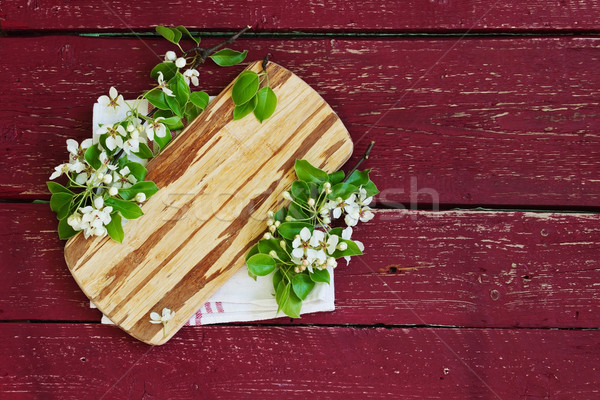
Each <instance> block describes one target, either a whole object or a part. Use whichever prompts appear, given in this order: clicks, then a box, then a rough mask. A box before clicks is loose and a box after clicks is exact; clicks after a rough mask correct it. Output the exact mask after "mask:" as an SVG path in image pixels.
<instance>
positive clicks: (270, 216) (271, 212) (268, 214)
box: [267, 210, 275, 219]
mask: <svg viewBox="0 0 600 400" xmlns="http://www.w3.org/2000/svg"><path fill="white" fill-rule="evenodd" d="M274 216H275V214H273V211H270V210H269V211H267V217H268V218H271V219H272V218H273V217H274Z"/></svg>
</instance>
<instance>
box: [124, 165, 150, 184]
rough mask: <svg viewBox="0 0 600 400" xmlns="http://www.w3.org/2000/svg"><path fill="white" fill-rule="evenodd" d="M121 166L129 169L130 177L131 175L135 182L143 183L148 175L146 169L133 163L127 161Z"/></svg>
mask: <svg viewBox="0 0 600 400" xmlns="http://www.w3.org/2000/svg"><path fill="white" fill-rule="evenodd" d="M123 166H127V167H129V171H130V172H131V175H133V176H134V177H135V179H136V180H137V181H143V180H144V178H145V177H146V174H147V173H148V170H147V169H146V167H144V166H143V165H142V164H140V163H137V162H135V161H128V162H126V163H125V164H124V165H123Z"/></svg>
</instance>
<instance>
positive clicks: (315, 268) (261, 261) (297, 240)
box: [246, 145, 379, 318]
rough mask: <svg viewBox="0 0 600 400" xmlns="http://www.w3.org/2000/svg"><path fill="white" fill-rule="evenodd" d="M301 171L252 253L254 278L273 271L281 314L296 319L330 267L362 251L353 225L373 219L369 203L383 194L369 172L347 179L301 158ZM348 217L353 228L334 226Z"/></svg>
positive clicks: (248, 257) (325, 280) (250, 261)
mask: <svg viewBox="0 0 600 400" xmlns="http://www.w3.org/2000/svg"><path fill="white" fill-rule="evenodd" d="M371 148H372V145H371V146H369V148H368V151H367V153H366V154H365V156H363V159H366V158H367V157H368V153H369V152H370V150H371ZM361 161H362V159H361ZM295 172H296V176H297V177H298V180H296V181H294V182H293V183H292V185H291V188H290V190H289V191H286V192H284V193H283V195H282V196H283V198H284V199H285V200H287V201H289V205H288V206H286V207H282V208H280V209H279V210H278V211H277V212H273V211H269V213H268V219H267V229H268V232H266V233H265V234H264V236H263V238H262V239H261V240H259V242H258V243H256V244H255V245H254V246H253V247H252V248H251V249H250V250H249V251H248V253H247V254H246V265H247V266H248V274H249V275H250V276H251V277H252V278H253V279H255V280H256V279H257V276H267V275H269V274H273V275H272V280H273V288H274V290H275V300H276V302H277V305H278V310H277V312H278V313H279V311H282V312H283V313H285V314H286V315H288V316H290V317H292V318H298V317H299V316H300V311H301V308H302V302H303V301H304V300H305V299H306V298H307V296H308V295H309V294H310V292H311V291H312V290H313V289H314V287H315V285H317V284H320V283H327V284H328V283H329V281H330V274H329V271H328V269H327V268H328V267H330V268H335V267H336V266H337V264H338V261H337V260H338V259H339V258H341V257H345V258H346V259H347V260H348V259H349V257H350V256H354V255H360V254H362V250H363V248H364V247H363V246H362V243H360V242H358V241H353V240H352V239H351V235H352V227H353V226H355V225H356V224H357V223H358V222H359V221H362V222H366V221H369V220H370V219H372V218H373V213H372V212H371V209H370V208H369V206H368V205H369V204H370V202H371V200H372V196H374V195H375V194H377V193H378V192H379V191H378V190H377V187H376V186H375V184H374V183H373V182H372V181H371V180H370V178H369V170H365V171H358V170H356V169H354V170H353V171H352V172H351V174H350V175H349V176H348V177H346V176H345V174H344V172H343V171H337V172H334V173H332V174H328V173H327V172H325V171H323V170H321V169H319V168H316V167H314V166H313V165H311V164H310V163H309V162H308V161H306V160H297V161H296V164H295ZM342 216H344V222H345V223H346V225H347V227H346V228H345V229H343V228H342V227H332V226H331V224H332V220H335V219H338V218H341V217H342Z"/></svg>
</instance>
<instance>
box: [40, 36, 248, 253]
mask: <svg viewBox="0 0 600 400" xmlns="http://www.w3.org/2000/svg"><path fill="white" fill-rule="evenodd" d="M156 29H157V32H159V33H160V34H161V35H162V36H164V37H165V38H166V39H167V40H169V41H170V42H172V43H174V44H175V45H177V47H178V48H179V49H180V50H181V54H180V55H177V53H176V52H175V51H168V52H166V54H165V57H164V61H163V62H161V63H159V64H158V65H156V66H155V67H154V68H153V69H152V71H151V73H150V76H151V78H152V79H153V80H154V81H155V84H154V86H153V87H152V88H151V89H150V90H148V91H146V92H145V93H143V94H142V95H141V96H139V97H138V98H137V99H136V100H133V101H125V100H124V98H123V95H121V94H119V93H118V91H117V89H115V88H114V87H111V88H110V90H109V92H108V95H103V96H100V97H99V98H98V104H97V107H99V109H98V112H99V113H100V114H103V115H112V116H114V118H113V119H112V121H111V123H105V124H101V125H100V126H96V127H95V128H97V129H96V130H95V132H94V133H93V135H92V138H91V139H85V140H83V141H82V142H81V144H79V143H78V142H77V141H75V140H73V139H68V140H67V151H68V154H69V159H68V162H66V163H62V164H60V165H58V166H57V167H56V168H55V171H54V173H52V175H51V176H50V181H49V182H47V185H48V189H49V190H50V192H51V193H52V197H51V199H50V207H51V208H52V210H53V211H54V212H56V214H57V218H58V220H59V224H58V233H59V236H60V238H61V239H68V238H69V237H71V236H74V235H75V234H77V233H78V232H83V234H84V236H85V238H89V237H90V236H99V237H104V236H106V235H109V236H110V237H111V238H112V239H114V240H116V241H119V242H121V241H122V240H123V236H124V232H123V227H122V225H123V223H124V220H127V219H135V218H139V217H140V216H142V215H143V212H142V209H141V208H140V205H141V204H142V203H144V202H145V201H146V200H147V199H148V198H150V196H152V195H153V194H154V193H156V192H157V191H158V188H157V187H156V185H155V184H154V183H153V182H151V181H146V180H145V176H146V173H147V170H146V168H145V165H146V164H147V161H148V159H150V158H152V157H154V156H156V155H157V154H158V153H159V152H160V151H161V150H163V149H164V148H165V147H166V146H167V145H168V144H169V142H170V141H171V139H172V137H173V135H174V134H176V133H177V132H178V131H180V130H181V129H183V128H184V127H185V126H186V125H187V124H188V123H190V122H191V121H192V120H193V119H195V118H196V117H197V116H198V114H200V113H201V112H202V111H203V110H204V108H205V107H206V106H207V104H208V101H209V97H208V94H206V93H205V92H202V91H196V92H192V91H191V89H190V85H194V86H197V85H199V83H200V81H199V76H200V74H199V72H198V70H197V69H196V68H195V67H196V66H197V65H199V64H200V63H201V62H203V61H204V58H206V56H207V54H212V55H211V56H210V57H211V58H212V59H213V60H214V61H215V63H217V64H218V65H227V66H229V65H235V64H237V63H239V62H241V61H242V60H243V59H244V57H245V56H246V53H247V52H246V51H244V52H243V53H240V52H236V51H234V50H231V49H223V50H221V51H219V52H217V51H216V49H209V50H210V51H206V50H204V49H201V48H199V47H197V45H198V43H199V42H200V39H199V38H196V37H194V36H192V35H191V34H190V33H189V31H188V30H187V29H186V28H185V27H183V26H179V27H177V28H166V27H161V26H159V27H157V28H156ZM184 36H185V37H187V38H188V39H192V40H193V42H194V44H195V45H196V47H194V48H192V49H190V50H188V51H184V50H183V49H182V47H181V45H180V44H179V41H180V40H181V38H182V37H184ZM144 101H147V102H148V103H150V104H151V105H152V106H153V107H154V109H153V110H152V111H151V112H150V113H149V114H148V113H145V112H144V113H142V112H140V109H141V108H142V107H141V104H142V102H144ZM62 176H66V184H65V185H62V184H59V183H57V182H55V181H54V180H55V179H58V178H60V177H62Z"/></svg>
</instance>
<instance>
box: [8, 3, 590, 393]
mask: <svg viewBox="0 0 600 400" xmlns="http://www.w3.org/2000/svg"><path fill="white" fill-rule="evenodd" d="M171 3H172V4H171ZM171 3H163V5H162V8H158V5H157V4H158V3H157V2H152V1H148V0H141V1H137V2H130V1H122V0H119V1H104V0H103V1H100V2H85V1H81V0H71V1H24V0H14V1H2V2H0V29H1V33H2V35H3V37H0V59H1V60H2V63H0V89H1V90H0V104H1V106H0V152H1V157H0V171H2V175H1V180H0V199H2V203H1V205H0V210H1V212H0V226H1V227H2V231H1V232H2V239H3V242H4V245H3V246H2V247H1V248H0V268H1V270H0V273H1V277H2V278H1V279H0V322H1V325H0V327H1V328H0V329H1V330H0V354H1V356H0V398H2V399H21V398H23V399H130V398H132V399H133V398H142V399H187V398H194V399H196V398H202V399H226V398H235V399H240V398H250V399H255V398H296V397H298V398H317V399H321V398H343V399H366V398H410V399H538V398H539V399H598V398H600V366H599V365H600V330H599V328H600V304H599V300H598V298H599V296H598V295H599V292H600V215H599V214H598V212H600V134H599V130H600V106H599V102H600V68H599V65H600V64H599V62H600V23H599V21H600V2H599V1H598V0H582V1H578V2H574V1H554V0H530V1H514V2H510V1H506V0H498V1H491V2H490V1H481V0H471V1H458V0H457V1H455V0H431V1H427V0H420V1H416V0H407V1H402V2H400V1H397V2H396V1H394V2H380V1H372V0H371V1H361V2H358V1H340V0H335V1H330V2H314V1H313V2H306V1H303V0H294V1H287V2H284V1H274V0H263V1H247V2H243V1H237V0H232V1H230V2H224V1H213V2H199V1H197V2H193V1H179V2H171ZM156 24H163V25H178V24H183V25H186V26H188V27H189V28H190V29H191V30H193V31H196V32H203V33H204V35H205V37H206V36H208V38H207V39H206V42H207V43H215V42H216V41H218V40H221V39H220V37H211V36H223V34H222V32H224V31H234V30H236V29H238V28H239V27H241V26H244V25H246V24H251V25H252V26H253V30H252V32H251V33H249V34H247V35H245V37H244V38H243V39H241V40H239V43H238V46H237V47H238V48H246V49H248V50H249V51H250V59H260V58H262V57H263V56H264V55H265V54H267V53H272V54H273V60H274V61H276V62H278V63H280V64H282V65H284V66H287V67H288V68H290V69H291V70H293V71H294V72H295V73H297V74H298V75H299V76H301V77H302V78H304V79H305V80H306V81H307V82H308V83H309V84H311V85H312V86H313V87H314V88H315V89H316V90H317V91H319V92H320V93H321V94H322V95H323V97H324V98H325V99H326V100H327V101H328V102H329V103H330V104H331V105H332V107H333V108H334V109H335V110H336V112H338V114H339V115H340V117H341V118H342V120H343V121H344V122H345V123H346V125H347V127H348V129H349V130H350V132H351V134H352V137H353V140H354V142H355V148H356V152H355V156H354V157H353V158H352V159H351V160H350V161H349V163H348V166H347V167H346V169H348V168H349V166H351V165H353V164H354V162H355V161H356V160H357V159H358V157H359V156H360V154H362V152H363V151H364V149H365V148H366V147H367V145H368V143H369V142H370V141H371V140H375V141H376V142H377V144H376V146H375V148H374V149H373V153H372V157H371V158H370V159H369V160H368V162H366V163H365V164H363V165H364V166H365V167H369V168H373V180H374V181H375V182H376V183H377V184H378V185H379V187H380V189H382V193H381V194H380V195H379V196H378V198H377V205H376V207H377V210H376V218H375V219H374V220H373V221H371V222H369V223H368V224H364V225H363V226H361V227H360V228H359V229H357V230H356V237H357V239H359V240H361V241H363V242H364V243H365V246H366V255H365V256H363V257H362V258H355V259H354V261H353V262H352V263H351V264H350V266H348V267H345V266H340V267H339V268H338V269H337V270H336V290H337V293H336V295H337V299H336V306H337V310H336V311H335V312H330V313H321V314H314V315H306V316H304V317H303V318H302V319H299V320H290V319H288V318H281V319H274V320H271V321H266V322H260V323H250V324H248V323H246V324H227V325H218V326H204V327H187V328H184V329H182V330H181V331H180V332H179V334H178V335H177V336H176V337H175V338H174V339H173V340H172V341H170V342H169V343H168V344H167V345H165V346H162V347H154V348H153V347H149V346H147V345H144V344H142V343H140V342H136V341H135V340H134V339H132V338H130V337H128V336H126V335H125V334H124V333H123V332H122V331H120V330H119V329H118V328H115V327H111V326H104V325H101V324H100V323H99V319H100V314H99V313H98V312H97V311H95V310H91V309H89V308H88V302H87V301H86V298H85V296H84V295H83V293H81V291H80V290H79V289H78V287H77V285H76V284H75V282H74V280H73V279H72V278H71V276H70V274H69V272H68V270H67V268H66V266H65V264H64V261H63V256H62V251H63V245H64V243H63V242H61V241H59V240H58V238H57V234H56V223H55V218H54V215H53V214H52V213H51V212H50V210H49V207H48V205H46V204H35V203H33V202H32V201H33V200H34V199H48V197H49V194H48V193H47V192H46V189H45V184H44V182H45V180H46V179H47V177H48V176H49V174H50V172H51V171H52V168H53V167H54V166H55V165H57V164H58V163H60V162H62V160H63V158H64V156H65V150H64V143H65V140H66V139H67V138H75V139H77V140H81V139H83V138H85V137H88V136H90V132H91V125H92V123H91V107H92V104H93V103H94V102H95V100H96V98H97V97H98V96H99V95H100V94H103V93H104V92H106V91H107V89H108V88H109V87H110V86H111V85H115V86H117V87H118V88H119V90H120V92H123V93H124V94H125V96H126V97H128V96H129V97H131V96H136V95H137V94H138V93H140V92H141V91H142V90H144V89H145V88H147V87H148V85H149V84H150V82H149V78H147V75H148V70H149V69H150V68H151V67H152V66H153V65H154V64H155V63H156V61H157V54H163V53H164V52H165V51H166V50H167V49H169V46H168V45H167V44H165V42H164V40H160V39H158V38H156V37H155V36H153V35H146V34H143V33H144V32H151V31H152V30H153V27H154V26H155V25H156ZM134 32H135V33H136V34H134ZM137 33H142V35H141V36H139V35H137ZM239 70H240V68H229V69H217V68H212V67H209V66H207V67H205V68H203V70H202V72H201V73H202V78H203V79H202V87H203V88H205V89H207V90H208V91H209V92H212V93H217V92H218V91H219V90H220V89H221V88H222V87H224V86H225V85H226V84H227V83H228V82H230V81H231V79H233V77H234V76H235V75H236V74H237V73H238V72H239Z"/></svg>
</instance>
